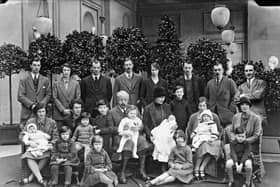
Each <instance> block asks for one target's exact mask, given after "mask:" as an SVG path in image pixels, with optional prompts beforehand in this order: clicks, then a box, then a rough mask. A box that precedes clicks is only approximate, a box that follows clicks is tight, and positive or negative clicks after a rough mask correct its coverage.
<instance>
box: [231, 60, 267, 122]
mask: <svg viewBox="0 0 280 187" xmlns="http://www.w3.org/2000/svg"><path fill="white" fill-rule="evenodd" d="M244 73H245V77H246V82H244V83H243V84H241V85H240V86H239V87H238V91H239V93H238V94H237V97H236V99H237V100H239V99H240V98H241V97H247V98H248V99H249V100H250V102H251V103H252V107H251V110H252V111H253V112H255V113H256V114H257V115H259V116H260V117H261V119H262V123H263V125H264V124H266V110H265V105H264V96H265V89H266V82H265V81H264V80H261V79H257V78H256V77H255V68H254V64H252V63H248V64H246V65H245V68H244Z"/></svg>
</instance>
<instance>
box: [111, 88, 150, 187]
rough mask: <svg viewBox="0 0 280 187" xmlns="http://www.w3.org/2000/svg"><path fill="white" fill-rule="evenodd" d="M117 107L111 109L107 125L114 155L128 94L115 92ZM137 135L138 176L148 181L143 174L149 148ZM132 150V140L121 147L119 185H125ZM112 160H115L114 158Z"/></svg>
mask: <svg viewBox="0 0 280 187" xmlns="http://www.w3.org/2000/svg"><path fill="white" fill-rule="evenodd" d="M116 97H117V105H116V106H115V107H114V108H112V110H111V111H110V112H109V114H108V118H107V123H108V128H110V129H111V133H112V136H113V148H112V149H113V152H114V153H116V150H117V148H118V147H119V143H120V140H121V136H120V135H118V127H119V124H120V121H121V120H122V119H123V118H124V117H126V110H127V108H128V107H129V105H128V101H129V94H128V93H127V92H126V91H124V90H121V91H119V92H117V94H116ZM141 134H142V133H140V134H139V137H138V141H137V155H138V156H139V162H140V168H139V169H140V175H141V178H142V179H143V180H147V179H149V178H148V176H147V175H146V172H145V160H146V155H147V151H148V150H149V148H150V146H149V143H148V141H147V140H146V138H145V137H144V136H143V135H141ZM133 149H134V143H133V141H132V140H127V141H126V143H125V144H124V146H123V150H122V152H121V163H122V164H121V171H120V177H119V178H120V183H123V184H124V183H127V180H126V176H125V171H126V168H127V163H128V160H129V159H130V158H132V151H133ZM114 155H117V154H113V158H112V160H116V159H115V158H114Z"/></svg>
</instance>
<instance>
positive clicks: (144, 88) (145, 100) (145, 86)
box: [140, 77, 167, 106]
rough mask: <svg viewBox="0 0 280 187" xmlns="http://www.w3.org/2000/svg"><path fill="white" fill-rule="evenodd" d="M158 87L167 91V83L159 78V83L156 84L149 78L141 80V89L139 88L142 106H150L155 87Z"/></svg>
mask: <svg viewBox="0 0 280 187" xmlns="http://www.w3.org/2000/svg"><path fill="white" fill-rule="evenodd" d="M158 86H161V87H163V88H165V89H166V91H167V82H166V80H164V79H162V78H160V77H159V81H158V82H157V84H155V83H154V82H153V80H152V79H151V77H149V78H148V79H145V80H143V83H142V84H141V88H140V98H141V102H142V104H143V106H146V105H148V104H150V103H151V102H153V100H154V96H153V94H154V89H155V87H158Z"/></svg>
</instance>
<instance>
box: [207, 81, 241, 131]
mask: <svg viewBox="0 0 280 187" xmlns="http://www.w3.org/2000/svg"><path fill="white" fill-rule="evenodd" d="M236 93H237V86H236V84H235V82H234V81H233V80H232V79H230V78H228V77H226V76H223V78H222V80H221V81H220V83H219V85H217V82H216V79H211V80H210V81H208V83H207V86H206V89H205V96H206V98H207V99H208V104H209V109H210V110H211V111H212V112H215V113H217V114H218V116H219V118H220V120H221V123H222V125H223V126H225V125H228V124H230V123H231V121H232V117H233V115H234V113H235V111H236V106H235V104H234V97H235V94H236Z"/></svg>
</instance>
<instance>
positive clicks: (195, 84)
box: [178, 62, 204, 113]
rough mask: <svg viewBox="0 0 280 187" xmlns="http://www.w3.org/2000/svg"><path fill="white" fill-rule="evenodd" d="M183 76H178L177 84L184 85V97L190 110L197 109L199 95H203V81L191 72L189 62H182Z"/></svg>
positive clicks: (191, 68) (191, 67) (194, 110)
mask: <svg viewBox="0 0 280 187" xmlns="http://www.w3.org/2000/svg"><path fill="white" fill-rule="evenodd" d="M183 71H184V76H183V77H182V78H179V80H178V84H180V85H182V86H183V87H184V98H185V99H186V100H187V101H188V102H189V103H190V106H191V112H192V113H194V112H196V111H197V108H198V103H199V101H198V100H199V97H202V96H204V83H203V81H202V80H201V79H200V78H199V77H198V76H196V75H194V74H193V65H192V63H190V62H184V64H183Z"/></svg>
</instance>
